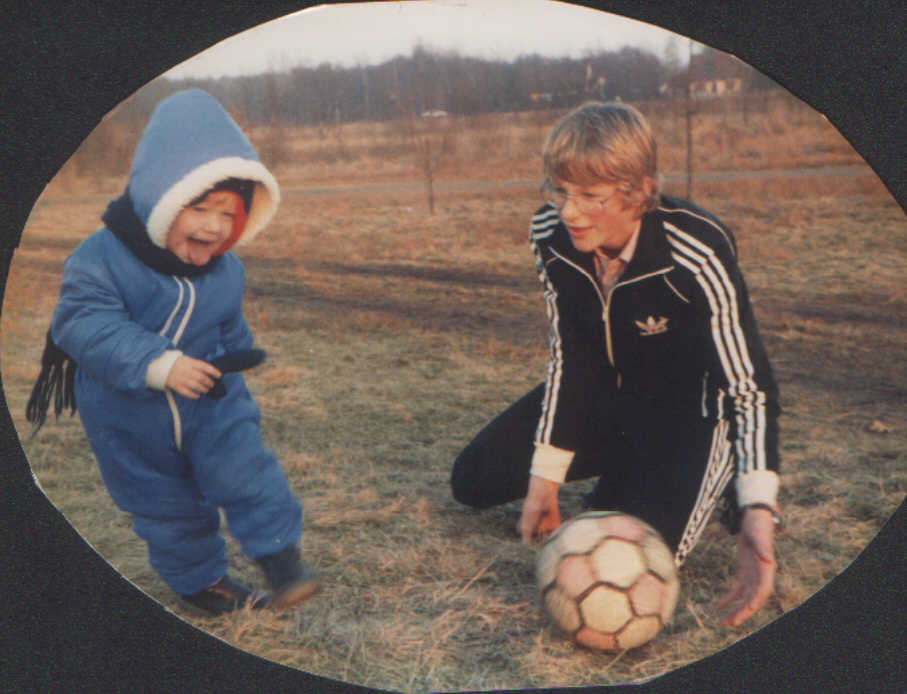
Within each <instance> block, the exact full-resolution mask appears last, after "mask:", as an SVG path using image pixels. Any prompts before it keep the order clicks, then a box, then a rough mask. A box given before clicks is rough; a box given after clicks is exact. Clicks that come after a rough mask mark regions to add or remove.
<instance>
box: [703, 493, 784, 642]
mask: <svg viewBox="0 0 907 694" xmlns="http://www.w3.org/2000/svg"><path fill="white" fill-rule="evenodd" d="M774 539H775V519H774V517H773V515H772V512H771V511H769V510H768V509H765V508H748V509H746V510H745V511H744V512H743V519H742V522H741V526H740V537H739V538H738V539H737V575H736V576H735V578H734V583H733V585H732V586H731V589H730V590H729V591H728V592H727V594H726V595H725V596H724V597H723V598H721V599H720V600H719V601H718V602H717V603H715V608H716V609H717V610H718V612H719V615H720V616H721V622H722V623H723V624H726V625H729V626H737V625H739V624H741V623H742V622H744V621H746V620H747V619H749V618H750V617H752V616H753V615H754V614H755V613H756V612H758V611H759V610H760V609H761V608H762V606H763V605H765V602H766V600H768V597H769V596H770V595H771V594H772V591H773V590H774V585H775V572H776V570H777V568H778V565H777V564H776V563H775V548H774Z"/></svg>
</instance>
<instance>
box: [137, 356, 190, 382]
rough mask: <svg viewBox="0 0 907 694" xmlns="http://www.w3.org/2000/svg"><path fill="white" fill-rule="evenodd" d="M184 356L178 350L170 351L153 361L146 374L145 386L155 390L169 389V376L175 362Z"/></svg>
mask: <svg viewBox="0 0 907 694" xmlns="http://www.w3.org/2000/svg"><path fill="white" fill-rule="evenodd" d="M182 355H183V353H182V352H180V351H179V350H178V349H168V350H167V351H166V352H164V353H163V354H162V355H161V356H159V357H157V358H156V359H152V360H151V363H150V364H148V370H147V371H146V372H145V385H147V386H148V387H149V388H153V389H154V390H164V389H165V388H166V387H167V376H169V375H170V369H172V368H173V362H175V361H176V360H177V359H178V358H179V357H181V356H182Z"/></svg>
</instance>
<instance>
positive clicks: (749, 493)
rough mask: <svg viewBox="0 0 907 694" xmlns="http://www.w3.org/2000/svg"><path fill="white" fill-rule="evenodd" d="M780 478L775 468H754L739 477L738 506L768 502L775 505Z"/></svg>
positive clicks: (737, 483)
mask: <svg viewBox="0 0 907 694" xmlns="http://www.w3.org/2000/svg"><path fill="white" fill-rule="evenodd" d="M779 484H780V478H779V477H778V473H777V472H775V471H774V470H753V471H752V472H748V473H746V474H745V475H740V476H739V477H737V481H736V485H737V487H736V488H737V506H738V508H743V507H744V506H749V505H750V504H768V505H769V506H772V507H774V506H775V504H776V503H777V499H778V486H779Z"/></svg>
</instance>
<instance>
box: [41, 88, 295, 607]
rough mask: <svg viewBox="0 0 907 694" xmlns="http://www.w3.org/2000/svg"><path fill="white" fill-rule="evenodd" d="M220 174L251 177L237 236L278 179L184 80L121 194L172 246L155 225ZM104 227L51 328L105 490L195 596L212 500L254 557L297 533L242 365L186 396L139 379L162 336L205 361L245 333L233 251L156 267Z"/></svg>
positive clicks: (210, 541)
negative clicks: (177, 267) (221, 391)
mask: <svg viewBox="0 0 907 694" xmlns="http://www.w3.org/2000/svg"><path fill="white" fill-rule="evenodd" d="M229 177H233V178H239V179H244V180H250V181H254V182H255V186H254V193H253V195H252V197H251V206H250V209H249V213H248V222H247V224H246V227H245V229H244V233H243V236H242V237H241V238H240V240H239V243H243V242H245V241H248V239H249V238H251V237H252V236H254V235H255V234H256V233H257V232H258V231H259V230H260V229H261V227H262V226H264V224H265V223H266V222H267V221H268V220H269V219H270V217H271V216H272V215H273V212H274V210H275V208H276V205H277V202H278V199H279V192H278V188H277V184H276V181H274V179H273V177H272V176H271V174H270V173H269V172H268V171H267V169H266V168H265V167H264V166H263V165H262V164H261V163H260V162H259V160H258V157H257V155H256V153H255V151H254V149H253V148H252V146H251V144H250V143H249V142H248V140H247V139H246V138H245V136H244V135H243V134H242V131H241V130H240V129H239V128H238V127H237V126H236V124H235V123H234V122H233V120H232V119H231V118H230V117H229V115H228V114H227V113H226V111H224V109H223V108H222V107H221V106H220V104H219V103H217V101H215V100H214V99H213V98H212V97H210V96H209V95H208V94H207V93H205V92H202V91H200V90H189V91H184V92H179V93H177V94H175V95H173V96H171V97H169V98H168V99H165V100H164V101H162V102H161V103H160V104H159V105H158V107H157V109H156V110H155V112H154V114H153V115H152V118H151V120H150V121H149V124H148V126H147V128H146V130H145V132H144V133H143V135H142V138H141V140H140V141H139V144H138V146H137V148H136V152H135V156H134V158H133V163H132V169H131V172H130V179H129V184H128V186H127V193H126V196H125V197H126V198H127V199H128V200H129V201H131V204H132V210H134V213H135V216H136V217H137V219H138V220H140V221H141V223H142V224H143V225H144V228H145V229H146V230H147V234H148V239H149V240H150V242H151V244H152V245H153V246H154V247H155V248H156V250H155V252H159V253H169V251H166V250H164V249H165V243H166V235H167V231H168V229H169V227H170V225H171V223H172V222H173V219H174V218H175V217H176V215H177V214H178V213H179V211H180V210H181V209H182V207H183V206H184V205H186V204H187V203H189V202H190V201H191V200H193V199H194V198H196V197H197V196H199V195H201V194H202V193H204V192H205V191H206V190H209V189H210V188H211V187H212V186H213V185H214V184H215V183H218V182H220V181H222V180H224V179H226V178H229ZM110 226H111V225H110V224H108V225H107V226H106V227H104V228H102V229H100V230H99V231H97V232H95V233H93V234H92V235H90V236H89V237H88V238H86V239H85V240H84V241H83V242H82V243H81V244H80V245H79V247H78V248H76V250H75V251H73V253H72V254H71V255H70V256H69V258H67V260H66V262H65V264H64V267H63V280H62V285H61V291H60V299H59V302H58V304H57V307H56V309H55V312H54V316H53V320H52V323H51V336H52V338H53V341H54V342H55V343H56V344H57V345H58V346H59V347H60V348H61V349H63V350H64V351H65V352H66V353H67V354H68V355H69V356H70V357H71V358H72V359H73V360H74V361H75V362H76V363H77V364H78V368H77V371H76V379H75V399H76V403H77V405H78V411H79V414H80V417H81V419H82V423H83V425H84V427H85V431H86V433H87V436H88V440H89V442H90V444H91V447H92V450H93V451H94V454H95V456H96V458H97V460H98V463H99V466H100V470H101V474H102V476H103V479H104V482H105V484H106V485H107V488H108V490H109V492H110V495H111V497H112V498H113V500H114V502H115V503H116V504H117V506H119V507H120V508H121V509H122V510H124V511H126V512H128V513H130V514H132V518H133V528H134V530H135V532H136V533H137V534H138V535H139V536H140V537H141V538H143V539H144V540H145V541H146V542H147V544H148V551H149V561H150V563H151V565H152V566H153V567H154V569H155V570H156V571H157V572H158V573H159V574H160V576H161V577H162V578H163V580H164V581H165V582H166V583H167V584H168V585H169V586H170V587H171V588H172V589H173V590H175V591H176V592H178V593H181V594H184V595H188V594H193V593H196V592H198V591H200V590H203V589H204V588H206V587H207V586H209V585H211V584H212V583H214V582H215V581H216V580H217V579H219V578H220V577H221V576H223V575H224V574H225V573H226V571H227V558H226V555H225V543H224V540H223V538H222V537H221V536H220V535H219V533H218V528H219V524H220V523H219V521H220V518H219V513H218V508H219V507H220V508H223V509H224V511H225V514H226V517H227V521H228V524H229V530H230V533H231V534H232V535H233V536H234V537H235V538H236V539H237V540H238V541H239V542H240V544H241V547H242V550H243V551H244V552H245V553H246V554H247V555H248V556H250V557H252V558H254V559H257V558H260V557H263V556H269V555H271V554H275V553H277V552H279V551H281V550H282V549H284V548H286V547H287V546H290V545H293V544H295V543H296V542H297V541H298V539H299V537H300V533H301V526H302V510H301V506H300V504H299V502H298V500H297V499H296V497H295V495H294V494H293V492H292V491H291V490H290V488H289V485H288V483H287V479H286V477H285V476H284V474H283V471H282V470H281V467H280V464H279V462H278V460H277V459H276V457H275V456H274V454H273V453H272V452H271V451H270V450H269V449H267V448H265V447H264V446H263V445H262V441H261V437H260V431H259V421H260V414H259V410H258V407H257V405H256V404H255V402H254V400H253V399H252V396H251V394H250V393H249V391H248V389H247V387H246V384H245V382H244V380H243V377H242V375H240V374H239V373H229V374H225V375H224V377H223V382H224V384H225V385H226V395H225V396H224V397H223V398H221V399H213V398H209V397H204V396H203V397H201V398H199V399H197V400H192V399H189V398H184V397H182V396H180V395H178V394H176V393H173V392H172V391H170V390H168V389H164V390H157V389H153V388H151V387H149V385H148V384H147V383H146V372H147V370H148V365H149V363H151V362H152V360H154V359H156V358H158V357H160V356H161V355H162V354H163V353H164V352H165V351H167V350H180V351H181V352H182V353H183V354H185V355H188V356H190V357H193V358H196V359H202V360H205V361H211V360H212V359H213V358H215V357H217V356H219V355H222V354H224V353H227V352H233V351H236V350H239V349H245V348H249V347H251V346H252V342H253V337H252V333H251V331H250V329H249V326H248V324H247V322H246V320H245V318H244V317H243V312H242V293H243V287H244V283H245V271H244V269H243V266H242V263H241V262H240V260H239V258H238V257H237V256H236V255H235V254H234V253H233V252H232V251H228V252H227V253H225V254H223V255H221V256H219V257H217V258H215V259H214V260H213V261H212V262H211V263H209V264H208V266H205V268H204V271H203V272H199V273H193V274H191V275H186V276H181V275H180V274H165V273H162V272H159V271H156V270H155V269H153V268H152V267H150V266H149V265H148V264H146V263H145V262H143V261H142V259H140V258H139V257H138V255H136V253H135V252H134V251H133V250H131V249H130V248H129V247H127V245H125V244H124V243H123V241H122V240H121V239H120V238H119V237H118V236H117V235H116V234H114V233H113V232H112V231H111V230H110V228H108V227H110ZM152 250H154V249H152ZM174 257H175V256H174Z"/></svg>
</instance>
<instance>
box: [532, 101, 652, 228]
mask: <svg viewBox="0 0 907 694" xmlns="http://www.w3.org/2000/svg"><path fill="white" fill-rule="evenodd" d="M542 166H543V168H544V173H545V176H546V177H547V178H548V179H549V180H551V179H555V178H556V179H559V180H561V181H569V182H570V183H575V184H577V185H595V184H598V183H614V184H616V185H617V187H618V189H619V190H620V191H621V192H622V193H623V194H624V198H625V199H626V200H627V202H628V203H630V204H631V205H638V206H639V208H640V211H641V212H647V211H649V210H653V209H655V208H656V207H657V206H658V202H659V189H660V185H659V183H660V182H659V175H658V166H657V159H656V145H655V138H654V136H653V135H652V129H651V128H650V127H649V123H648V121H647V120H646V119H645V117H644V116H643V115H642V114H641V113H640V112H639V111H637V110H636V109H635V108H633V107H632V106H630V105H628V104H623V103H616V102H610V103H601V102H589V103H586V104H583V105H582V106H580V107H579V108H576V109H574V110H573V111H571V112H570V113H568V114H566V115H565V116H563V117H561V118H560V119H559V120H558V121H557V123H555V124H554V127H552V128H551V132H549V133H548V138H547V140H546V141H545V147H544V149H543V151H542ZM646 176H648V177H649V178H650V179H651V180H652V191H651V193H650V194H647V193H646V191H645V190H644V189H643V180H644V179H645V177H646Z"/></svg>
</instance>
